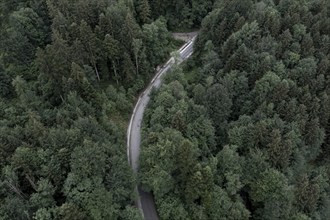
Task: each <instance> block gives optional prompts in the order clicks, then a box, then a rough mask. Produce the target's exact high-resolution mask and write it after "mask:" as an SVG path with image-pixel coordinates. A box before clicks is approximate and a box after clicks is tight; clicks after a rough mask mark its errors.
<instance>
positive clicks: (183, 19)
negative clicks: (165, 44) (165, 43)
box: [136, 0, 215, 30]
mask: <svg viewBox="0 0 330 220" xmlns="http://www.w3.org/2000/svg"><path fill="white" fill-rule="evenodd" d="M136 2H137V4H139V5H147V3H148V2H149V4H148V5H149V6H148V8H150V9H151V12H150V13H149V14H150V16H151V17H153V18H158V17H159V15H162V16H164V17H165V18H166V19H167V20H168V26H169V28H170V29H173V30H185V29H196V28H199V27H200V24H201V22H202V20H203V18H204V17H205V16H206V15H207V14H208V13H209V12H210V11H211V10H212V8H213V4H214V2H215V0H171V1H164V0H149V1H148V0H136ZM141 8H142V7H141ZM144 8H146V7H144ZM144 11H145V10H144Z"/></svg>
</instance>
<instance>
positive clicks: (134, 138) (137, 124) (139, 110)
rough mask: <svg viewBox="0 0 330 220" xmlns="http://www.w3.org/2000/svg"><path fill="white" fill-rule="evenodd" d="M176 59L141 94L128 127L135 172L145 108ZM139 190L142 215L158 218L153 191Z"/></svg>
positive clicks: (188, 47) (186, 50)
mask: <svg viewBox="0 0 330 220" xmlns="http://www.w3.org/2000/svg"><path fill="white" fill-rule="evenodd" d="M195 39H196V36H195V37H193V38H192V40H191V41H189V42H187V43H186V44H185V45H183V46H182V47H181V48H180V50H179V51H178V52H179V54H180V59H179V61H178V63H181V62H183V61H184V60H186V59H188V58H189V57H190V56H191V54H192V52H193V44H194V42H195ZM174 63H175V59H174V58H173V57H171V59H169V60H168V61H167V63H166V64H165V65H164V66H163V67H162V68H161V69H160V70H159V71H158V72H157V74H156V75H155V76H154V78H153V79H152V80H151V82H150V84H149V85H148V87H147V88H146V90H145V91H144V92H143V93H142V94H141V95H140V97H139V99H138V101H137V103H136V105H135V107H134V110H133V113H132V116H131V120H130V123H129V126H128V129H127V157H128V162H129V164H130V166H131V167H132V169H133V171H134V172H135V173H137V172H138V168H139V163H138V161H139V156H140V142H141V123H142V119H143V113H144V110H145V108H146V106H147V104H148V102H149V100H150V97H149V95H150V93H151V90H152V89H153V88H156V89H157V88H159V87H160V85H161V77H162V76H163V75H164V74H165V73H167V72H168V71H169V70H170V69H171V67H172V66H173V64H174ZM136 191H137V192H138V195H139V196H138V199H137V201H136V205H137V206H138V208H139V209H140V210H141V212H142V215H143V217H144V219H145V220H158V219H159V218H158V215H157V210H156V205H155V202H154V199H153V196H152V194H151V193H148V192H144V191H143V190H142V189H141V188H140V187H136Z"/></svg>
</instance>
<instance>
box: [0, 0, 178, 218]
mask: <svg viewBox="0 0 330 220" xmlns="http://www.w3.org/2000/svg"><path fill="white" fill-rule="evenodd" d="M134 3H135V2H134ZM136 10H137V6H136V5H135V4H133V2H130V1H120V0H119V1H106V0H100V1H94V0H75V1H69V0H61V1H46V0H40V1H34V0H18V1H11V0H3V1H1V3H0V45H1V46H0V48H1V51H0V219H3V220H13V219H15V220H25V219H37V220H50V219H58V220H63V219H68V220H74V219H77V220H83V219H86V220H87V219H88V220H89V219H97V220H100V219H107V220H110V219H141V215H140V212H139V210H137V209H136V208H135V207H134V206H133V205H134V200H135V198H136V195H135V194H134V187H135V185H136V178H135V176H134V175H133V173H132V171H131V169H130V167H129V165H128V162H127V155H126V126H127V122H128V119H129V116H130V114H131V111H132V108H133V103H134V101H135V99H136V96H137V95H138V93H139V92H140V91H141V90H142V89H143V88H144V87H145V85H146V83H148V82H149V80H150V79H151V77H152V76H153V74H154V70H155V68H156V66H157V65H159V64H161V63H163V62H164V61H165V60H166V59H167V58H168V57H169V56H170V52H171V51H172V50H173V49H174V48H175V47H177V46H178V45H177V44H178V42H176V41H173V40H172V38H171V35H170V33H169V32H168V30H167V21H166V20H165V19H164V18H157V19H152V18H151V15H149V13H150V8H149V9H148V8H147V9H146V10H145V11H144V12H146V14H141V13H142V12H141V11H140V12H139V13H137V12H136Z"/></svg>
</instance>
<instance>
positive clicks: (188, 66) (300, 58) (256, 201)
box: [139, 0, 330, 220]
mask: <svg viewBox="0 0 330 220" xmlns="http://www.w3.org/2000/svg"><path fill="white" fill-rule="evenodd" d="M203 2H205V1H203ZM168 4H170V3H169V2H168ZM165 14H166V13H165ZM166 16H169V17H170V15H169V13H168V14H166ZM181 16H184V15H183V14H181ZM173 22H174V21H173ZM196 24H197V23H196ZM329 86H330V1H328V0H244V1H243V0H219V1H217V2H216V3H215V5H214V8H213V10H212V12H210V13H209V14H208V15H207V16H206V17H205V18H204V19H203V21H202V24H201V30H200V33H199V36H198V38H197V42H196V44H195V54H194V57H193V59H192V60H190V61H188V62H187V63H185V66H184V67H182V68H181V67H178V66H177V67H175V68H174V69H173V71H172V73H171V74H170V75H168V76H167V77H166V78H165V84H164V85H163V86H162V87H161V88H160V90H159V91H157V92H154V93H153V95H152V99H151V103H150V104H149V106H148V109H147V112H146V114H145V118H144V124H143V138H142V140H143V141H142V150H143V151H142V155H141V158H140V164H141V170H140V175H139V181H140V182H141V184H142V185H143V187H144V189H145V190H147V191H150V192H152V193H153V194H154V197H155V200H156V205H157V209H158V213H159V215H160V218H161V219H171V220H175V219H214V220H215V219H219V220H220V219H233V220H238V219H260V220H261V219H262V220H267V219H269V220H274V219H293V220H307V219H319V220H321V219H322V220H327V219H330V185H329V184H330V182H329V179H330V124H329V122H330V121H329V119H330V97H329V95H330V88H329Z"/></svg>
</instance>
